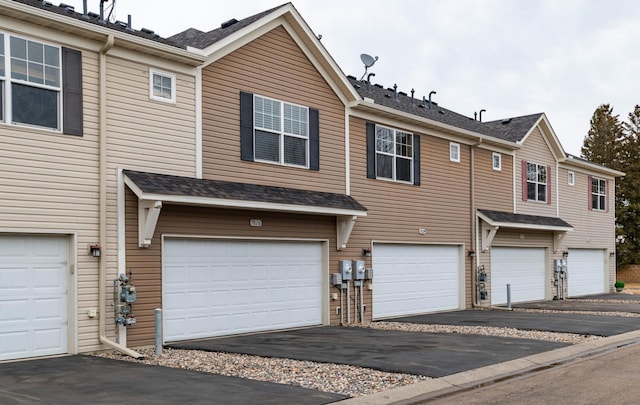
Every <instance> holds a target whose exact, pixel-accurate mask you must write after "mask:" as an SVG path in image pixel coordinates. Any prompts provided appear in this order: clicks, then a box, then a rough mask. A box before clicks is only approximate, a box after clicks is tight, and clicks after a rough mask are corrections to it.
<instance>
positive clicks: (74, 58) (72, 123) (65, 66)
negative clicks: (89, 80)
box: [62, 48, 83, 136]
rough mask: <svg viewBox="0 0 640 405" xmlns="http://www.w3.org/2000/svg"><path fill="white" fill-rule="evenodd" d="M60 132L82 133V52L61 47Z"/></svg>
mask: <svg viewBox="0 0 640 405" xmlns="http://www.w3.org/2000/svg"><path fill="white" fill-rule="evenodd" d="M62 100H63V105H62V113H63V118H62V132H63V133H65V134H67V135H78V136H82V134H83V123H82V52H80V51H77V50H75V49H70V48H62Z"/></svg>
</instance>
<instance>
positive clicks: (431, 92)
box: [429, 90, 436, 109]
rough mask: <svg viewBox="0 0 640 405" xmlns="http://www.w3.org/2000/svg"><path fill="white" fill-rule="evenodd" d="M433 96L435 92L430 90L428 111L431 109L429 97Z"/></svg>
mask: <svg viewBox="0 0 640 405" xmlns="http://www.w3.org/2000/svg"><path fill="white" fill-rule="evenodd" d="M434 94H436V92H435V91H433V90H431V91H430V92H429V109H431V96H432V95H434Z"/></svg>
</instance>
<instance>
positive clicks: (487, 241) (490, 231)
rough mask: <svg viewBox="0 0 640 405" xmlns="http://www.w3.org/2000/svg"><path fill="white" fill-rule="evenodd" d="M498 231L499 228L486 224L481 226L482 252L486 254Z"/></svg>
mask: <svg viewBox="0 0 640 405" xmlns="http://www.w3.org/2000/svg"><path fill="white" fill-rule="evenodd" d="M498 229H500V227H499V226H492V225H489V224H486V223H483V224H482V251H483V252H487V251H489V248H490V247H491V244H492V243H493V238H495V236H496V233H497V232H498Z"/></svg>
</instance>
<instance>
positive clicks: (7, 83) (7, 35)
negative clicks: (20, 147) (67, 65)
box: [0, 31, 64, 133]
mask: <svg viewBox="0 0 640 405" xmlns="http://www.w3.org/2000/svg"><path fill="white" fill-rule="evenodd" d="M0 34H2V35H4V74H5V75H4V76H0V81H2V82H4V87H2V89H1V91H3V93H4V94H3V98H4V100H3V103H2V105H0V108H2V109H4V110H3V113H2V117H3V119H2V120H0V124H5V125H11V126H15V127H22V128H35V129H38V130H43V131H49V132H57V133H62V121H63V111H62V110H63V108H62V106H63V105H64V104H63V99H62V87H63V83H62V78H63V69H62V45H60V44H55V43H51V42H47V41H43V40H42V39H40V38H33V37H29V36H24V35H16V34H13V33H11V32H7V31H0ZM11 37H14V38H19V39H24V40H26V41H32V42H38V43H41V44H43V45H48V46H52V47H55V48H58V61H59V63H60V66H59V74H60V76H59V78H58V79H59V81H60V86H59V87H55V86H50V85H47V84H40V83H32V82H29V81H24V80H19V79H13V78H12V77H11ZM12 83H16V84H21V85H25V86H30V87H35V88H40V89H45V90H52V91H56V92H57V93H58V111H57V118H58V127H57V128H51V127H45V126H41V125H34V124H27V123H23V122H14V120H13V100H12V97H11V93H12V92H11V87H12Z"/></svg>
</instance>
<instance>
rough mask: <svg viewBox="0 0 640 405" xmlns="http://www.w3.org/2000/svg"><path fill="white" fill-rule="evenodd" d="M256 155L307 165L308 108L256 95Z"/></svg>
mask: <svg viewBox="0 0 640 405" xmlns="http://www.w3.org/2000/svg"><path fill="white" fill-rule="evenodd" d="M254 127H255V140H254V144H255V152H254V153H255V159H256V160H262V161H267V162H273V163H279V164H285V165H295V166H303V167H307V166H308V161H307V156H308V149H309V109H308V108H307V107H302V106H298V105H294V104H290V103H286V102H282V101H278V100H273V99H269V98H266V97H261V96H254Z"/></svg>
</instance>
